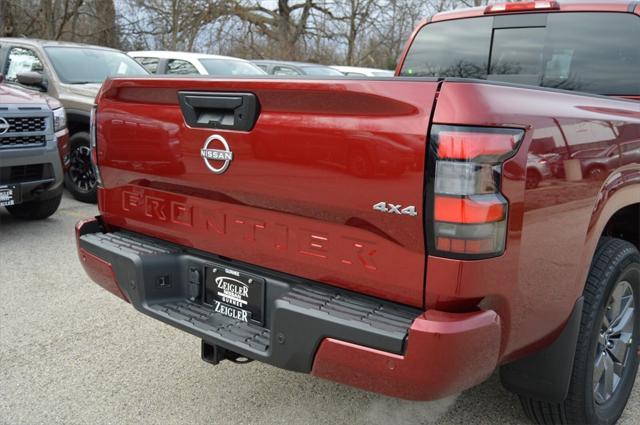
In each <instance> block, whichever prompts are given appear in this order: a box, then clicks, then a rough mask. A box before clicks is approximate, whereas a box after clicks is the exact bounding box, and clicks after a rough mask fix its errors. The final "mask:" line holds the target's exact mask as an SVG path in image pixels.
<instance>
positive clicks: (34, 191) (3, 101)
mask: <svg viewBox="0 0 640 425" xmlns="http://www.w3.org/2000/svg"><path fill="white" fill-rule="evenodd" d="M3 78H4V77H3V76H2V74H0V206H3V207H6V208H7V210H8V211H9V213H11V215H13V216H15V217H18V218H23V219H32V220H34V219H43V218H47V217H49V216H50V215H52V214H53V213H55V212H56V210H57V209H58V205H60V200H61V199H62V189H63V182H64V168H65V167H66V166H67V165H68V163H69V143H68V142H69V132H68V131H67V126H66V116H65V111H64V108H63V107H62V104H61V103H60V102H58V101H57V100H56V99H54V98H51V97H48V96H43V95H39V94H35V93H29V92H28V91H22V90H18V89H15V88H11V87H9V86H7V85H5V84H2V80H3Z"/></svg>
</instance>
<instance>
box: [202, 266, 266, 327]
mask: <svg viewBox="0 0 640 425" xmlns="http://www.w3.org/2000/svg"><path fill="white" fill-rule="evenodd" d="M204 275H205V283H204V286H205V288H204V303H205V304H208V305H210V306H212V307H213V308H214V310H215V311H216V313H219V314H223V315H225V316H228V317H231V318H234V319H236V320H240V321H244V322H247V323H254V324H258V325H260V326H263V325H264V298H265V297H264V293H265V279H264V278H261V277H259V276H256V275H253V274H251V273H247V272H244V271H241V270H237V269H234V268H230V267H228V266H224V265H210V266H207V267H205V273H204Z"/></svg>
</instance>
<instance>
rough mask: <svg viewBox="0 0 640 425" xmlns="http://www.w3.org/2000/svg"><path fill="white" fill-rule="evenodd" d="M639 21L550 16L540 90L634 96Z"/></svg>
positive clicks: (639, 66) (639, 74)
mask: <svg viewBox="0 0 640 425" xmlns="http://www.w3.org/2000/svg"><path fill="white" fill-rule="evenodd" d="M638 40H640V18H638V17H637V16H636V15H632V14H630V13H550V14H549V17H548V20H547V37H546V40H545V55H544V56H545V57H544V65H543V78H542V85H543V86H544V87H555V88H560V89H565V90H576V91H584V92H589V93H597V94H604V95H638V94H640V71H639V70H640V48H638Z"/></svg>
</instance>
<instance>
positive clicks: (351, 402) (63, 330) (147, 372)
mask: <svg viewBox="0 0 640 425" xmlns="http://www.w3.org/2000/svg"><path fill="white" fill-rule="evenodd" d="M95 214H96V208H95V207H94V206H91V205H86V204H81V203H78V202H76V201H74V200H72V199H70V198H68V197H66V198H65V199H64V200H63V204H62V206H61V209H60V210H59V211H58V213H57V214H56V215H54V216H53V217H51V218H50V219H48V220H45V221H41V222H20V221H15V220H13V219H12V218H11V217H10V216H9V215H8V214H7V212H6V211H5V210H4V209H1V208H0V423H2V424H11V425H18V424H40V423H42V424H58V423H64V424H76V423H77V424H94V423H95V424H127V423H145V424H146V423H149V424H201V423H202V424H204V423H209V424H210V423H214V424H217V423H220V424H245V423H263V424H313V423H318V424H320V423H321V424H342V423H348V424H365V423H366V424H389V423H393V424H423V423H434V422H437V423H438V424H471V423H474V424H521V423H527V422H526V419H525V417H524V416H523V415H522V413H521V412H520V406H519V404H518V401H517V398H516V397H515V396H513V395H511V394H510V393H508V392H507V391H505V390H504V389H503V388H502V387H501V386H500V383H499V381H498V379H497V376H495V375H494V376H493V377H492V378H491V379H490V380H489V381H487V382H486V383H484V384H482V385H480V386H478V387H476V388H473V389H471V390H468V391H466V392H464V393H462V394H460V395H459V396H456V397H451V398H448V399H445V400H440V401H436V402H431V403H414V402H405V401H399V400H394V399H390V398H386V397H382V396H379V395H375V394H370V393H366V392H363V391H358V390H355V389H351V388H347V387H345V386H341V385H338V384H334V383H331V382H327V381H323V380H320V379H317V378H313V377H311V376H307V375H302V374H295V373H290V372H286V371H283V370H279V369H276V368H273V367H271V366H267V365H264V364H260V363H257V362H253V363H251V364H248V365H244V366H240V365H233V364H231V363H228V362H225V363H226V364H224V363H223V364H221V365H219V366H217V367H212V366H210V365H208V364H206V363H204V362H202V361H201V360H200V353H199V348H200V345H199V344H200V341H199V340H198V339H197V338H195V337H192V336H190V335H188V334H185V333H183V332H180V331H177V330H175V329H173V328H171V327H169V326H167V325H165V324H162V323H160V322H158V321H155V320H153V319H150V318H148V317H146V316H143V315H142V314H139V313H137V312H136V311H134V310H133V309H132V308H131V307H130V306H129V305H127V304H126V303H124V302H122V301H120V300H119V299H118V298H116V297H114V296H113V295H111V294H109V293H107V292H106V291H104V290H102V289H101V288H99V287H98V286H96V285H94V284H92V283H90V281H89V279H88V278H87V276H86V275H85V274H84V272H83V270H82V268H81V267H80V264H79V262H78V260H77V257H76V251H75V242H74V237H73V225H74V224H75V222H76V221H77V220H79V219H80V218H83V217H90V216H92V215H95ZM425 361H428V360H427V359H425ZM639 417H640V385H636V388H635V390H634V392H633V394H632V397H631V400H630V402H629V406H628V407H627V410H626V412H625V415H624V416H623V418H622V420H621V421H620V423H622V424H629V425H630V424H636V423H637V422H636V421H637V418H639ZM633 418H636V419H633Z"/></svg>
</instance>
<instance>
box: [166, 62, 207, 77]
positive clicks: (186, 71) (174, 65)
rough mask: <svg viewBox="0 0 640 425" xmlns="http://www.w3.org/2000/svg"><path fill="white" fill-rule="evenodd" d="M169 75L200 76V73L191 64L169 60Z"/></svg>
mask: <svg viewBox="0 0 640 425" xmlns="http://www.w3.org/2000/svg"><path fill="white" fill-rule="evenodd" d="M167 74H179V75H199V74H200V73H199V72H198V70H197V69H196V67H195V66H193V65H192V64H191V63H190V62H187V61H183V60H181V59H169V61H168V62H167Z"/></svg>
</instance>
